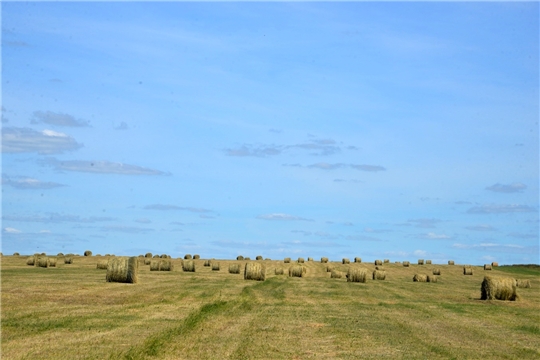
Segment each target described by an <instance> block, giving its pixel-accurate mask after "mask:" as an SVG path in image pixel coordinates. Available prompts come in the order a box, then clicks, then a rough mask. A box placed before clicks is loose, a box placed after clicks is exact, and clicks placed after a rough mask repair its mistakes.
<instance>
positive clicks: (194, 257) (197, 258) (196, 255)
mask: <svg viewBox="0 0 540 360" xmlns="http://www.w3.org/2000/svg"><path fill="white" fill-rule="evenodd" d="M200 258H201V255H199V254H195V255H193V260H199V259H200Z"/></svg>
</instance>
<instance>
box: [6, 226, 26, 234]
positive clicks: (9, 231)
mask: <svg viewBox="0 0 540 360" xmlns="http://www.w3.org/2000/svg"><path fill="white" fill-rule="evenodd" d="M2 232H4V233H6V234H20V233H21V232H22V231H21V230H19V229H15V228H12V227H5V228H3V229H2Z"/></svg>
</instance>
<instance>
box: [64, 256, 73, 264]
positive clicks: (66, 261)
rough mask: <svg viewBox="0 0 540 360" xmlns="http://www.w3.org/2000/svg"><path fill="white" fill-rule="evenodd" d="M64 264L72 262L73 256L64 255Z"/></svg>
mask: <svg viewBox="0 0 540 360" xmlns="http://www.w3.org/2000/svg"><path fill="white" fill-rule="evenodd" d="M64 264H73V257H71V256H64Z"/></svg>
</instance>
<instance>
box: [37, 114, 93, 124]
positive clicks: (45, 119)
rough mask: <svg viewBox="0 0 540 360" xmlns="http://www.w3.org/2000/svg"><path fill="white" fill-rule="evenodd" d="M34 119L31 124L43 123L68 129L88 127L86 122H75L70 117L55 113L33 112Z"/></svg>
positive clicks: (75, 120)
mask: <svg viewBox="0 0 540 360" xmlns="http://www.w3.org/2000/svg"><path fill="white" fill-rule="evenodd" d="M33 115H34V117H33V118H32V121H31V123H32V124H40V123H45V124H49V125H56V126H69V127H88V126H90V125H89V124H88V121H85V120H77V119H75V118H74V117H73V116H72V115H69V114H63V113H55V112H52V111H46V112H44V111H34V114H33Z"/></svg>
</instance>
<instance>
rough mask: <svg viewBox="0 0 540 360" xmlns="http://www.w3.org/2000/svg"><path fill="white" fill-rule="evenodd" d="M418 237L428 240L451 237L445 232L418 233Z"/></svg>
mask: <svg viewBox="0 0 540 360" xmlns="http://www.w3.org/2000/svg"><path fill="white" fill-rule="evenodd" d="M418 238H420V239H429V240H447V239H451V238H452V237H451V236H448V235H445V234H436V233H433V232H429V233H427V234H422V235H419V236H418Z"/></svg>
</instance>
